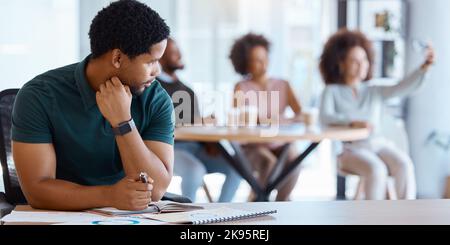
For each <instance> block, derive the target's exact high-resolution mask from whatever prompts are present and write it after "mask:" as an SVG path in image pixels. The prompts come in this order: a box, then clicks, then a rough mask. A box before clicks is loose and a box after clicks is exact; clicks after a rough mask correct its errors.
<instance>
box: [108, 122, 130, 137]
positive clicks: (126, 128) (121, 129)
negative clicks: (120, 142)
mask: <svg viewBox="0 0 450 245" xmlns="http://www.w3.org/2000/svg"><path fill="white" fill-rule="evenodd" d="M134 127H135V126H134V121H133V120H130V121H127V122H123V123H121V124H119V126H118V127H116V128H113V131H114V134H115V135H124V134H126V133H128V132H130V131H131V130H133V128H134Z"/></svg>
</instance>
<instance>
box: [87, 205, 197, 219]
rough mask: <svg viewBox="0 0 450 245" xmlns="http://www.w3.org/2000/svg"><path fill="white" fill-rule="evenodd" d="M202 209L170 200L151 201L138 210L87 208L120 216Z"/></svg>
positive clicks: (91, 210)
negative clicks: (145, 206) (146, 206)
mask: <svg viewBox="0 0 450 245" xmlns="http://www.w3.org/2000/svg"><path fill="white" fill-rule="evenodd" d="M198 209H203V207H202V206H198V205H194V204H190V203H179V202H172V201H159V202H152V203H150V204H149V205H148V208H146V209H144V210H139V211H129V210H120V209H116V208H112V207H106V208H94V209H90V210H88V211H89V212H90V213H98V214H106V215H114V216H122V215H132V214H142V213H173V212H185V211H192V210H198Z"/></svg>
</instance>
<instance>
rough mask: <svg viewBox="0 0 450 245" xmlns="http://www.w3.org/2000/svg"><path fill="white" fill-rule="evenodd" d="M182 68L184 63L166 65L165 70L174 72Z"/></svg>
mask: <svg viewBox="0 0 450 245" xmlns="http://www.w3.org/2000/svg"><path fill="white" fill-rule="evenodd" d="M183 69H184V65H183V64H181V65H167V70H168V71H169V72H175V71H177V70H183Z"/></svg>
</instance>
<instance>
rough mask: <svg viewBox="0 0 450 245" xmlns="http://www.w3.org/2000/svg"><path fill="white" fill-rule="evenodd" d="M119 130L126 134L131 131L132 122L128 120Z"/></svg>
mask: <svg viewBox="0 0 450 245" xmlns="http://www.w3.org/2000/svg"><path fill="white" fill-rule="evenodd" d="M119 130H120V134H122V135H123V134H126V133H128V132H130V131H131V126H130V124H129V123H128V122H127V123H126V124H123V125H120V126H119Z"/></svg>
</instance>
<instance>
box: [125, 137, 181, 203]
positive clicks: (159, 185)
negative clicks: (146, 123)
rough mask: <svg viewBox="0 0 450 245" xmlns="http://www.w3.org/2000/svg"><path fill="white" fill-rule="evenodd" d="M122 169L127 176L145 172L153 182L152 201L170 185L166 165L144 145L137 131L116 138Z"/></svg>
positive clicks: (169, 172)
mask: <svg viewBox="0 0 450 245" xmlns="http://www.w3.org/2000/svg"><path fill="white" fill-rule="evenodd" d="M116 140H117V145H118V147H119V151H120V156H121V159H122V164H123V168H124V170H125V173H126V174H127V175H128V176H136V177H137V176H138V174H139V172H141V171H144V172H146V173H147V174H148V175H149V176H150V177H151V178H152V179H153V180H154V183H153V192H152V199H154V200H159V199H160V198H161V197H162V195H163V194H164V193H165V192H166V189H167V187H168V186H169V184H170V180H171V177H172V173H171V171H170V170H169V168H168V167H166V164H168V163H166V164H164V163H163V162H162V161H161V159H160V158H159V157H158V156H157V155H156V154H155V153H153V152H152V151H151V150H150V149H148V147H147V146H146V145H145V143H144V141H143V140H142V137H141V136H140V135H139V133H138V132H137V130H133V131H132V132H130V133H128V134H126V135H123V136H117V137H116Z"/></svg>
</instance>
